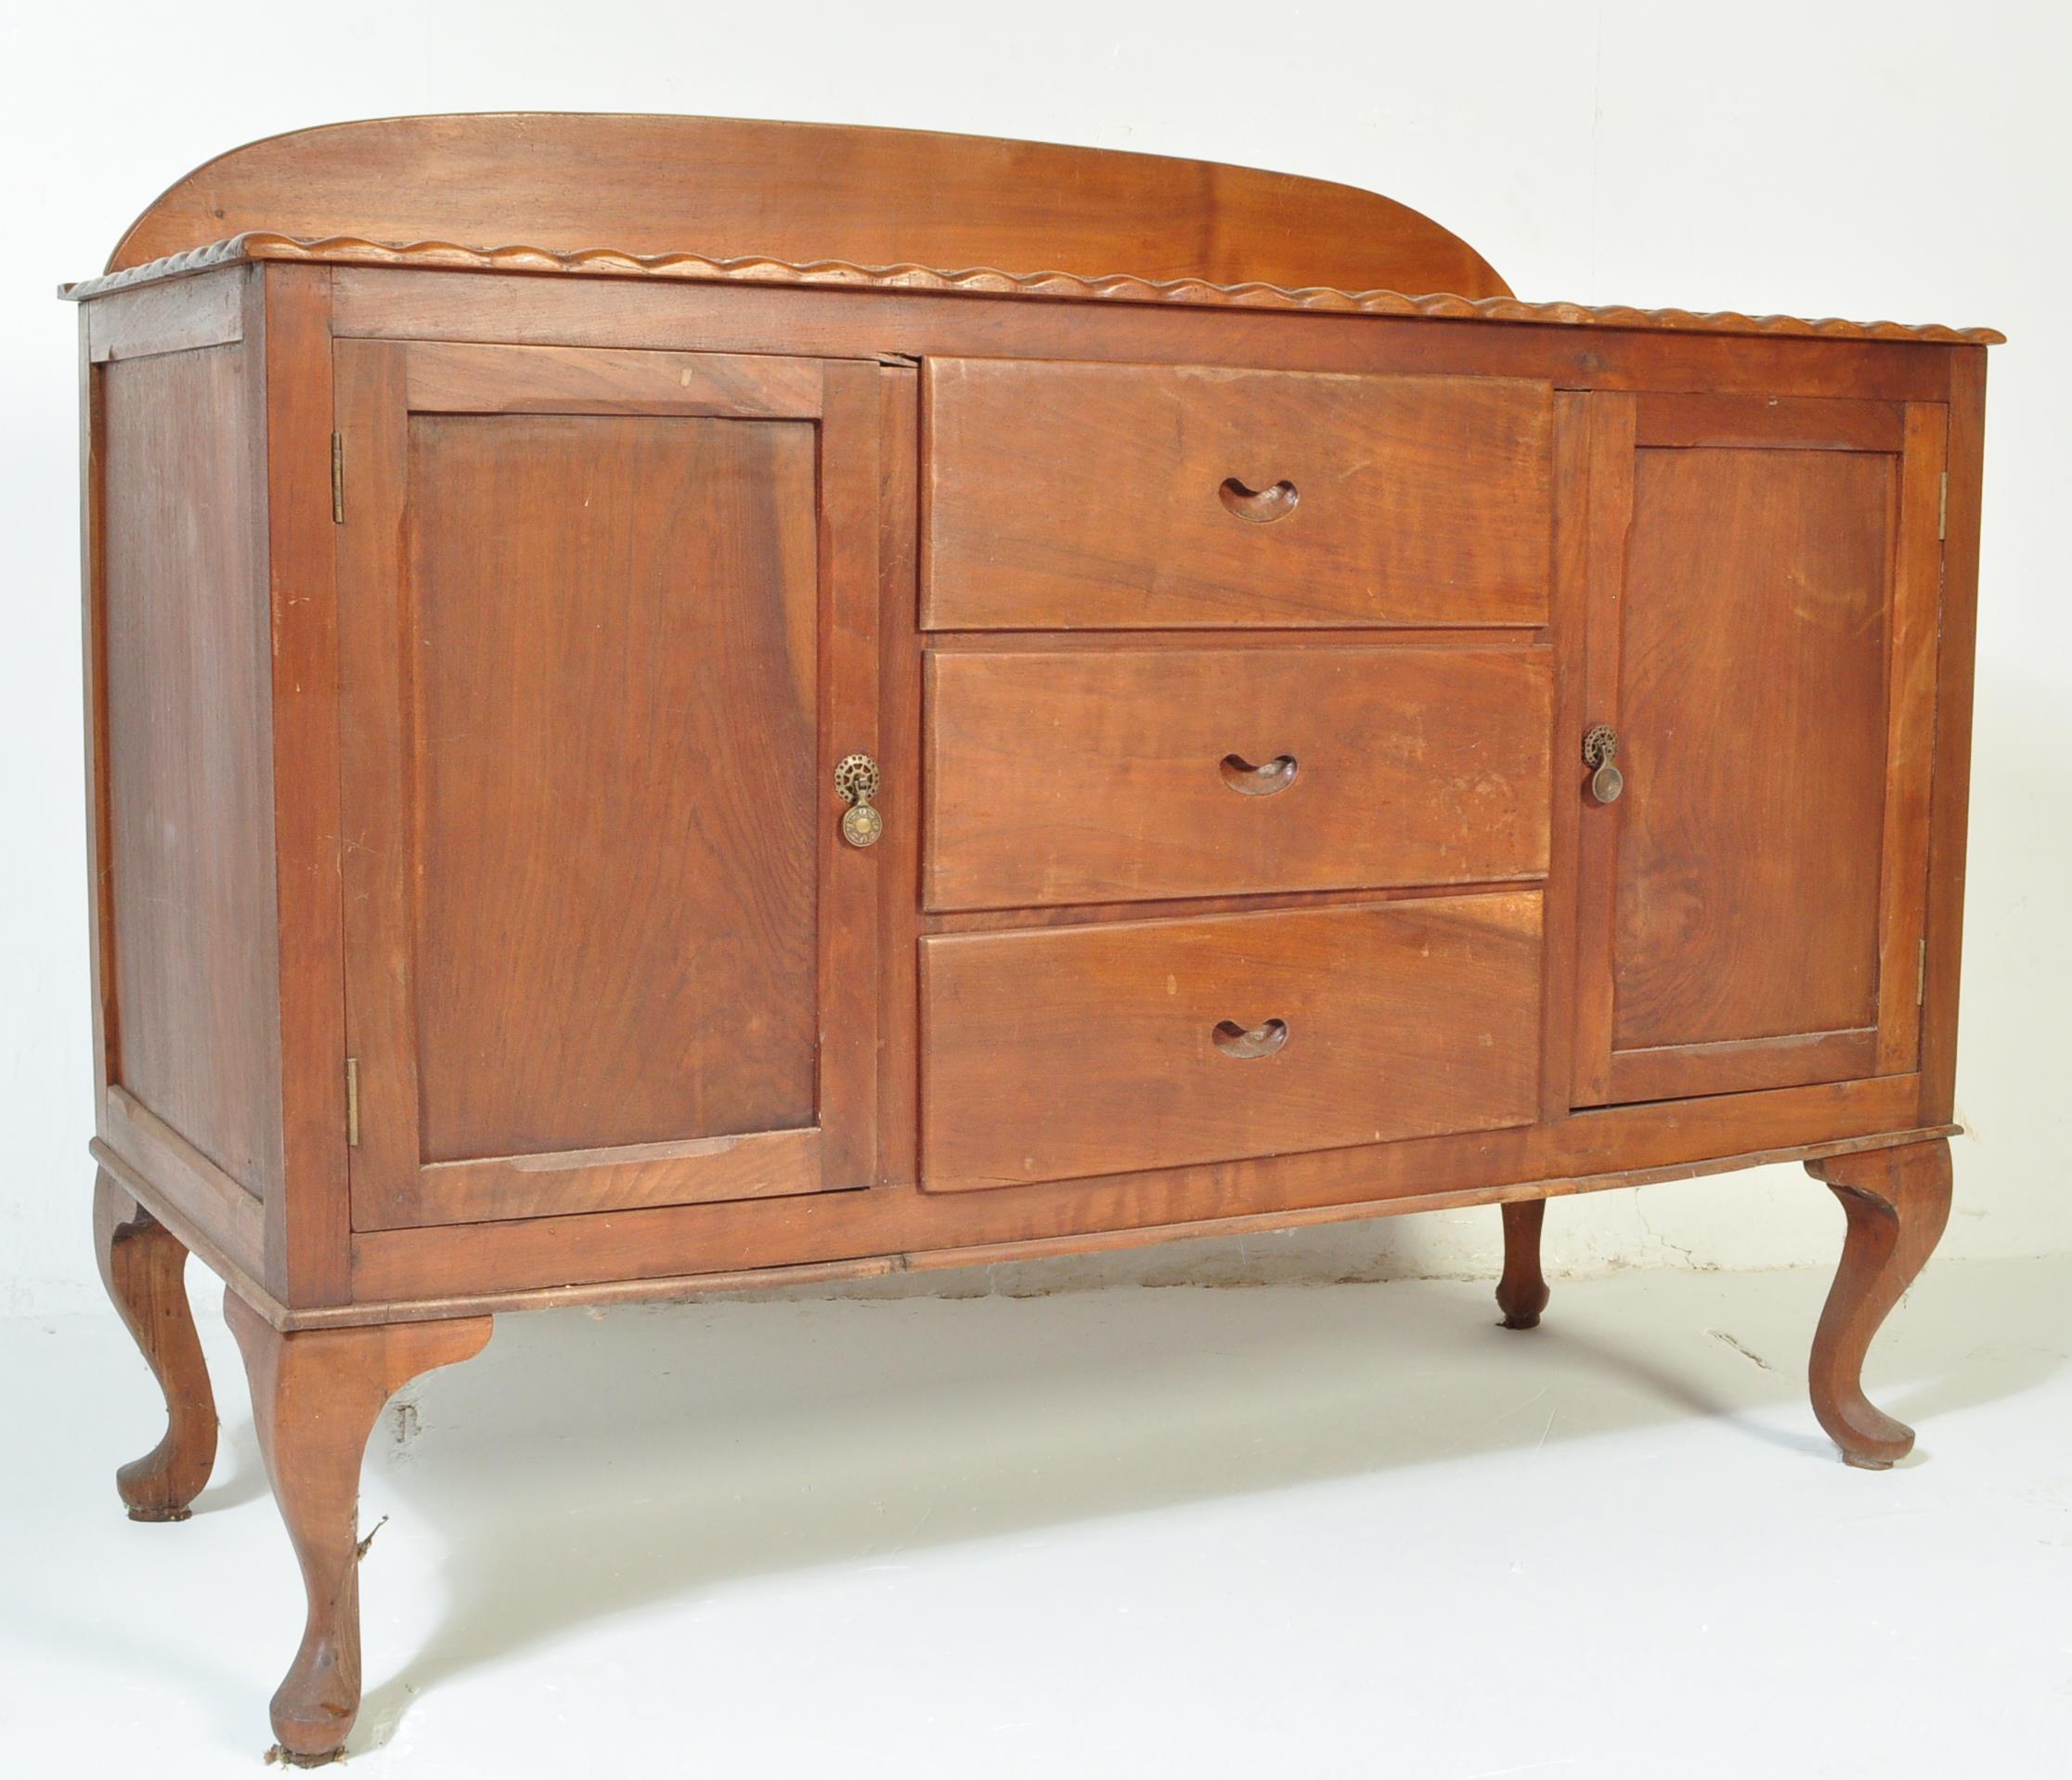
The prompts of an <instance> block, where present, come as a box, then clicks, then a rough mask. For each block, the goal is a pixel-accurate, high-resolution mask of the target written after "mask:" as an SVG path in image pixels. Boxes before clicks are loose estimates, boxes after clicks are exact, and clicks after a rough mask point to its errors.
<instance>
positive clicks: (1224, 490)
mask: <svg viewBox="0 0 2072 1780" xmlns="http://www.w3.org/2000/svg"><path fill="white" fill-rule="evenodd" d="M1216 492H1217V493H1218V494H1219V495H1221V496H1222V497H1223V503H1224V508H1225V510H1226V511H1228V512H1229V513H1234V514H1235V515H1236V516H1237V518H1239V519H1249V520H1250V521H1251V523H1252V524H1253V525H1255V526H1270V525H1272V524H1273V523H1274V521H1275V520H1276V519H1286V518H1287V517H1288V515H1289V513H1293V512H1294V511H1295V503H1296V502H1297V501H1298V500H1301V498H1302V497H1301V495H1299V494H1297V493H1296V492H1295V485H1294V484H1293V483H1292V482H1276V483H1275V484H1274V486H1273V487H1271V488H1248V487H1245V485H1244V484H1243V483H1242V482H1240V481H1238V480H1237V477H1236V476H1230V477H1227V478H1226V479H1225V480H1224V485H1223V487H1220V488H1218V489H1217V490H1216Z"/></svg>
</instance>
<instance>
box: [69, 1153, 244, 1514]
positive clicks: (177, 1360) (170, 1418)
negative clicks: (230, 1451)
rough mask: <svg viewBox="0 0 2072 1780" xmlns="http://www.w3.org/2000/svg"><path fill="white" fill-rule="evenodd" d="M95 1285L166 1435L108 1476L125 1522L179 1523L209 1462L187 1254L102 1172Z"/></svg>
mask: <svg viewBox="0 0 2072 1780" xmlns="http://www.w3.org/2000/svg"><path fill="white" fill-rule="evenodd" d="M94 1254H95V1256H96V1258H97V1260H98V1261H99V1263H100V1276H101V1282H102V1284H104V1285H105V1286H107V1288H108V1295H109V1296H110V1298H112V1299H114V1301H115V1308H116V1309H117V1310H119V1311H121V1312H122V1316H123V1322H124V1323H125V1324H126V1325H127V1326H128V1329H129V1332H130V1333H131V1334H132V1335H134V1336H136V1345H138V1346H139V1347H141V1348H142V1349H143V1350H144V1358H146V1359H147V1360H148V1361H149V1362H150V1367H151V1373H152V1376H154V1377H155V1378H156V1379H157V1380H158V1382H159V1389H160V1390H162V1391H163V1392H164V1393H165V1437H164V1438H163V1439H162V1440H161V1441H160V1442H159V1443H158V1445H157V1446H155V1447H153V1448H152V1449H151V1450H150V1451H149V1452H148V1453H146V1454H145V1455H144V1456H143V1457H142V1458H141V1459H134V1460H132V1461H131V1462H129V1463H128V1464H126V1465H124V1466H123V1468H122V1469H121V1470H120V1471H118V1472H117V1473H116V1474H115V1488H116V1489H117V1491H118V1492H119V1493H120V1494H121V1496H122V1498H123V1501H124V1502H126V1503H127V1504H128V1505H129V1512H130V1518H131V1519H132V1520H185V1519H187V1517H188V1512H189V1510H188V1503H189V1502H191V1501H193V1500H194V1499H195V1497H197V1496H199V1495H200V1494H201V1487H202V1486H203V1485H204V1484H206V1483H207V1482H208V1481H209V1473H210V1471H211V1470H212V1469H213V1468H214V1465H215V1450H216V1410H215V1396H214V1392H212V1391H211V1390H210V1388H209V1369H208V1366H207V1365H206V1364H205V1363H204V1361H203V1360H202V1358H201V1337H200V1336H199V1335H198V1334H196V1332H195V1329H194V1313H193V1311H192V1310H191V1309H189V1308H188V1296H187V1281H186V1277H185V1276H186V1272H187V1258H188V1252H187V1249H186V1247H185V1246H184V1245H183V1244H182V1243H181V1241H180V1240H179V1239H178V1238H177V1237H176V1236H175V1235H174V1234H173V1232H172V1231H171V1230H169V1229H167V1228H165V1226H164V1225H162V1224H161V1223H160V1222H159V1221H158V1219H157V1218H155V1217H153V1216H152V1215H150V1213H149V1212H148V1211H146V1210H145V1209H144V1208H143V1206H141V1205H139V1204H138V1203H137V1202H136V1200H134V1199H132V1198H131V1197H130V1195H129V1193H128V1192H127V1191H126V1190H125V1189H123V1186H122V1185H121V1183H120V1182H118V1181H117V1180H116V1179H115V1178H114V1176H111V1175H110V1173H109V1172H108V1170H107V1169H105V1168H103V1169H102V1170H101V1171H100V1173H99V1175H98V1176H97V1178H96V1180H95V1182H94Z"/></svg>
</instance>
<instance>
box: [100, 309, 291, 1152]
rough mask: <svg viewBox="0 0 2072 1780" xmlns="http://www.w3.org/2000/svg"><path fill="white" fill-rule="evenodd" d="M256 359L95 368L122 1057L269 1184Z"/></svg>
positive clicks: (273, 1102) (106, 769) (145, 1100)
mask: <svg viewBox="0 0 2072 1780" xmlns="http://www.w3.org/2000/svg"><path fill="white" fill-rule="evenodd" d="M253 374H254V373H253V370H252V368H251V367H250V366H249V365H248V363H247V361H246V358H245V355H244V348H243V347H242V346H241V345H219V346H210V347H206V348H202V349H201V350H196V351H188V352H173V353H166V354H162V355H160V356H157V357H141V358H136V359H134V360H127V361H123V362H117V363H111V364H105V365H102V366H101V367H99V368H98V369H97V370H96V371H95V373H94V375H95V377H96V378H97V382H98V404H99V415H98V421H99V428H98V441H99V444H98V451H99V458H100V466H99V488H100V496H99V498H100V503H101V505H100V538H101V546H100V547H101V563H102V575H101V591H100V596H99V597H100V600H101V613H100V627H99V629H100V636H101V638H102V646H103V649H104V651H105V653H104V656H103V658H102V663H101V671H102V674H103V682H102V683H103V688H104V690H103V693H102V697H103V700H104V708H105V717H104V719H103V721H104V722H105V725H106V727H105V731H104V737H105V743H104V747H102V748H101V750H100V757H101V762H102V765H101V771H102V773H103V774H104V777H105V789H104V799H105V809H106V822H107V830H106V837H105V838H106V851H105V852H104V854H103V856H102V864H103V870H104V872H105V874H106V878H107V882H106V884H105V886H104V887H102V890H101V894H102V895H103V897H104V898H105V904H104V906H105V910H106V919H107V925H106V929H105V932H106V935H107V944H108V955H107V957H106V958H105V959H104V963H103V968H104V969H105V970H106V971H107V973H108V977H109V981H110V983H111V985H112V991H113V1007H112V1008H111V1010H110V1033H109V1047H110V1076H111V1079H112V1080H113V1081H114V1082H115V1083H117V1084H119V1085H121V1086H122V1087H123V1088H124V1089H125V1090H127V1092H128V1094H129V1095H130V1096H131V1097H132V1098H133V1099H134V1100H135V1101H136V1104H137V1105H139V1106H141V1107H142V1108H144V1109H145V1110H146V1111H149V1113H151V1114H153V1115H155V1116H156V1118H157V1119H158V1120H160V1121H162V1123H163V1124H164V1125H166V1126H167V1127H169V1128H170V1129H171V1130H172V1131H173V1132H175V1133H176V1134H177V1135H178V1136H179V1137H182V1138H184V1139H186V1141H187V1142H188V1143H189V1144H191V1145H192V1146H193V1148H194V1149H195V1150H199V1151H200V1152H201V1154H202V1155H203V1156H205V1157H206V1158H207V1159H208V1161H209V1162H211V1163H214V1165H215V1166H216V1167H217V1168H220V1169H221V1170H222V1171H223V1172H224V1174H225V1175H227V1176H229V1177H230V1178H231V1179H233V1180H235V1181H237V1182H238V1183H239V1184H240V1186H242V1187H244V1188H245V1189H248V1190H249V1191H252V1192H254V1193H260V1192H264V1191H265V1190H268V1189H271V1188H273V1187H274V1186H275V1185H276V1184H277V1183H278V1176H279V1171H280V1152H281V1126H280V1116H281V1115H280V1068H279V995H278V984H279V957H278V945H277V943H276V941H275V930H276V929H275V898H274V851H273V788H272V773H271V770H270V764H269V762H270V737H271V734H272V729H271V719H270V710H271V701H270V691H269V689H270V673H271V651H270V632H269V616H268V613H269V608H268V600H267V588H266V570H265V561H264V558H263V555H262V541H261V540H262V539H264V537H265V530H264V525H263V521H262V519H261V517H260V515H259V513H258V512H257V507H256V500H257V496H256V484H255V482H254V479H253V462H254V461H255V460H256V456H257V452H258V442H257V440H256V439H255V438H254V436H253V434H254V428H253V422H252V414H253V409H252V398H253V392H252V390H251V389H250V387H249V382H248V380H249V379H250V378H251V377H252V376H253Z"/></svg>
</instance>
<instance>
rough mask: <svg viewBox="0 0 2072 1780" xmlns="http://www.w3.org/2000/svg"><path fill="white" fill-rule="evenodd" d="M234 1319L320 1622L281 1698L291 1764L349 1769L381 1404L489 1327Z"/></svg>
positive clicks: (446, 1362) (228, 1308)
mask: <svg viewBox="0 0 2072 1780" xmlns="http://www.w3.org/2000/svg"><path fill="white" fill-rule="evenodd" d="M223 1310H224V1316H225V1317H226V1319H227V1320H228V1322H229V1324H230V1327H231V1330H232V1332H234V1333H235V1334H236V1335H237V1337H238V1346H239V1347H240V1350H242V1352H243V1354H244V1362H245V1372H246V1375H247V1376H248V1377H249V1378H250V1380H251V1381H252V1414H253V1423H254V1424H255V1425H256V1427H257V1429H258V1434H259V1450H260V1452H261V1454H262V1455H263V1456H264V1458H265V1463H266V1475H267V1476H268V1477H270V1478H271V1479H272V1480H273V1488H274V1500H275V1501H276V1502H277V1503H278V1506H279V1509H280V1517H281V1519H282V1520H284V1521H286V1522H287V1524H288V1537H289V1539H290V1540H291V1541H292V1542H293V1544H294V1547H295V1556H296V1557H297V1558H298V1559H299V1560H300V1562H301V1564H302V1572H303V1584H304V1589H305V1590H306V1591H307V1593H308V1597H309V1618H308V1621H307V1623H306V1624H305V1625H304V1629H303V1640H302V1647H301V1648H300V1649H299V1650H297V1651H296V1653H295V1660H294V1662H293V1663H292V1664H291V1665H290V1667H289V1670H288V1673H287V1676H286V1678H285V1679H284V1680H283V1681H282V1682H281V1683H280V1686H279V1688H278V1690H277V1691H276V1693H275V1694H274V1696H273V1728H274V1735H275V1736H276V1737H277V1738H278V1739H279V1745H280V1755H281V1758H282V1760H283V1761H287V1762H288V1763H289V1764H290V1765H291V1766H295V1767H316V1766H318V1765H320V1764H322V1763H323V1762H326V1761H335V1760H337V1759H338V1757H339V1756H340V1755H341V1754H342V1753H343V1750H344V1745H345V1738H346V1735H348V1733H350V1732H351V1730H352V1728H353V1721H354V1719H355V1718H356V1717H357V1716H358V1715H359V1704H360V1643H359V1560H360V1557H361V1554H362V1551H361V1546H360V1542H359V1475H360V1462H361V1460H362V1458H363V1457H364V1456H365V1454H366V1451H367V1438H368V1436H369V1434H371V1433H372V1432H373V1430H374V1423H375V1420H376V1418H377V1417H379V1416H380V1414H381V1412H382V1405H383V1404H384V1403H386V1402H387V1401H388V1399H389V1398H390V1397H392V1396H394V1395H395V1392H396V1391H397V1390H398V1389H400V1388H401V1387H402V1386H403V1385H404V1384H408V1382H409V1381H410V1380H411V1379H413V1378H415V1377H416V1376H417V1375H418V1374H419V1373H421V1372H428V1371H432V1370H433V1369H434V1367H438V1366H450V1365H452V1364H453V1363H454V1362H455V1361H456V1360H462V1359H467V1358H472V1357H473V1355H475V1354H478V1353H480V1352H481V1351H482V1348H483V1345H484V1344H485V1343H486V1342H487V1341H488V1339H489V1331H490V1327H491V1323H490V1319H488V1318H487V1317H467V1318H459V1319H453V1320H450V1321H445V1322H419V1323H372V1324H368V1325H366V1326H363V1327H358V1328H345V1329H313V1330H303V1331H300V1332H295V1333H291V1334H283V1333H282V1332H280V1331H279V1330H278V1329H276V1328H274V1327H273V1325H272V1324H271V1323H269V1322H267V1321H266V1319H265V1318H264V1317H262V1316H261V1315H260V1314H259V1313H258V1312H257V1311H255V1310H253V1309H252V1308H251V1307H250V1306H248V1305H246V1303H245V1302H244V1300H243V1299H241V1298H240V1297H239V1296H238V1295H237V1293H234V1292H226V1293H224V1296H223Z"/></svg>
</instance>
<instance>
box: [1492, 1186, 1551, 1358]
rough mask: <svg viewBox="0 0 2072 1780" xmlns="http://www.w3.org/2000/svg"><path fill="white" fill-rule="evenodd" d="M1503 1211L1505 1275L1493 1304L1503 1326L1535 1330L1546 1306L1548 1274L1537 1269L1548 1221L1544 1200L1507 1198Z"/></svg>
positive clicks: (1497, 1289) (1497, 1285) (1499, 1281)
mask: <svg viewBox="0 0 2072 1780" xmlns="http://www.w3.org/2000/svg"><path fill="white" fill-rule="evenodd" d="M1500 1209H1501V1210H1502V1212H1503V1214H1504V1277H1503V1278H1502V1279H1501V1280H1497V1282H1496V1307H1497V1308H1498V1309H1499V1310H1501V1311H1502V1312H1503V1313H1504V1327H1505V1328H1506V1329H1536V1328H1538V1327H1539V1319H1540V1312H1541V1311H1543V1310H1545V1309H1546V1308H1547V1299H1548V1291H1547V1277H1546V1275H1544V1274H1543V1273H1542V1272H1541V1271H1540V1229H1541V1227H1542V1226H1543V1225H1544V1224H1545V1223H1546V1221H1547V1202H1546V1201H1545V1200H1544V1199H1520V1200H1510V1201H1507V1202H1505V1204H1504V1205H1503V1206H1502V1207H1501V1208H1500Z"/></svg>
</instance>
